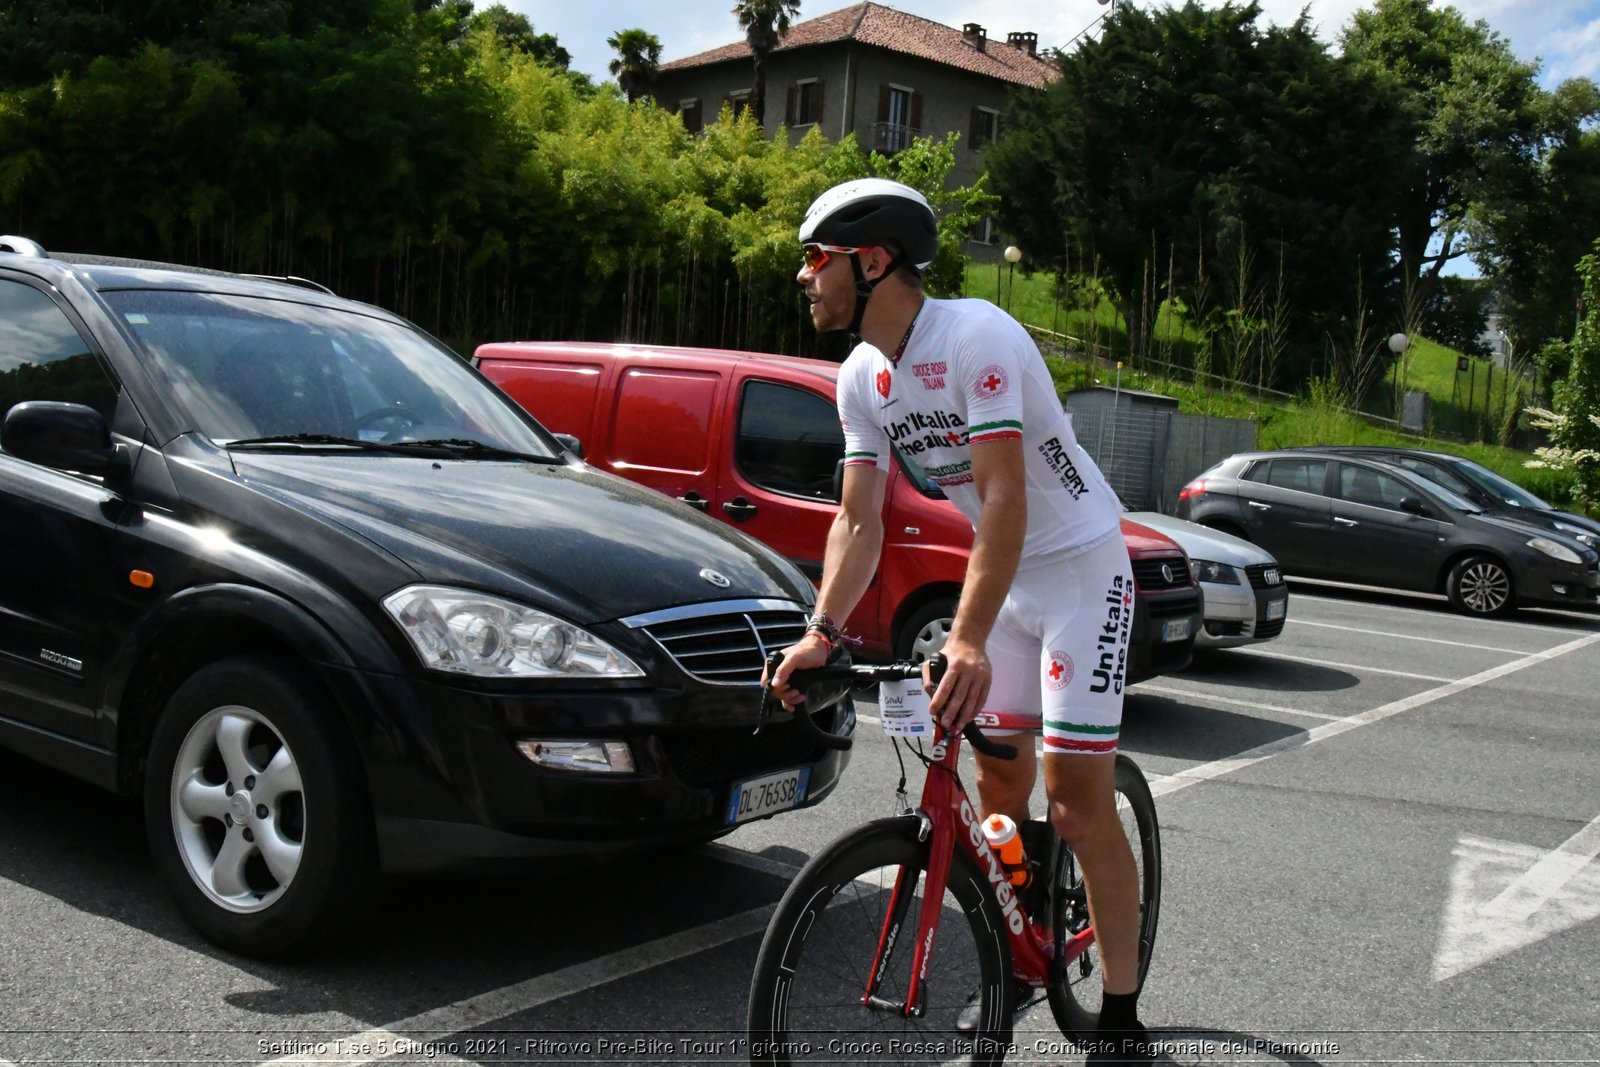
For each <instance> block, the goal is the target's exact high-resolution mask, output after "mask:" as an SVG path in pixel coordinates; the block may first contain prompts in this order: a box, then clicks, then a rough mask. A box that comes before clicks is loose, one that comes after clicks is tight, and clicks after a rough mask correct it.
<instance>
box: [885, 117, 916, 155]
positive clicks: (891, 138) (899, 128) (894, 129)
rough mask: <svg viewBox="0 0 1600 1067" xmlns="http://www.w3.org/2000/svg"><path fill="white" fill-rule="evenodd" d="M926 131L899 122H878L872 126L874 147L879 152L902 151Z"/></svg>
mask: <svg viewBox="0 0 1600 1067" xmlns="http://www.w3.org/2000/svg"><path fill="white" fill-rule="evenodd" d="M924 132H926V131H923V130H919V129H916V128H914V127H911V126H906V125H904V124H902V123H898V122H878V123H874V124H873V127H872V147H873V149H874V150H875V151H878V152H889V153H894V152H900V151H903V150H905V149H907V148H910V147H911V142H912V141H913V140H914V139H916V138H918V137H921V136H922V135H923V133H924Z"/></svg>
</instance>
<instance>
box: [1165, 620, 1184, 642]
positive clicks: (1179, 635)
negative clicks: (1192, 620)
mask: <svg viewBox="0 0 1600 1067" xmlns="http://www.w3.org/2000/svg"><path fill="white" fill-rule="evenodd" d="M1188 636H1189V620H1188V619H1168V620H1167V621H1166V622H1164V623H1162V624H1161V643H1162V644H1167V643H1168V642H1170V641H1182V640H1185V639H1186V638H1187V637H1188Z"/></svg>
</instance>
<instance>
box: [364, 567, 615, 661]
mask: <svg viewBox="0 0 1600 1067" xmlns="http://www.w3.org/2000/svg"><path fill="white" fill-rule="evenodd" d="M383 607H384V610H385V611H387V612H388V613H389V615H390V617H392V618H393V619H394V621H395V622H397V623H399V624H400V629H402V630H404V631H405V635H406V637H407V638H409V639H410V641H411V647H412V648H414V649H416V650H417V655H418V656H420V657H421V658H422V663H423V666H425V667H427V668H428V669H430V670H435V671H448V672H450V673H452V674H469V675H473V676H475V677H478V678H642V677H644V672H643V671H641V670H640V669H639V667H638V666H637V665H636V664H635V663H634V662H633V661H632V660H631V659H629V658H628V657H627V656H625V655H623V654H622V653H621V652H618V651H617V650H616V649H614V648H612V647H611V646H610V645H608V644H606V643H605V642H604V641H602V640H600V639H599V638H598V637H596V636H594V635H593V634H591V633H589V632H588V631H587V630H583V629H581V628H579V627H577V626H574V625H572V624H571V623H570V622H567V621H566V620H565V619H558V618H556V617H555V616H554V615H547V614H545V613H544V612H542V611H536V610H534V609H533V608H530V607H527V606H526V605H523V604H518V603H516V602H515V601H511V600H504V599H502V598H500V597H495V596H487V595H485V594H483V593H475V592H473V591H471V590H469V589H451V588H449V587H447V586H440V585H411V586H407V587H406V588H404V589H402V590H400V591H399V592H397V593H391V594H390V595H389V596H387V597H385V598H384V601H383Z"/></svg>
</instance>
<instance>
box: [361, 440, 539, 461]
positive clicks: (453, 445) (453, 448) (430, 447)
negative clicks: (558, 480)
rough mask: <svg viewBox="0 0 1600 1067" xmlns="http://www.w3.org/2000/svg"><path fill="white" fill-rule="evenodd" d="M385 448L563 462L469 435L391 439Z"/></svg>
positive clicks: (478, 456) (484, 457) (487, 457)
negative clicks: (493, 443)
mask: <svg viewBox="0 0 1600 1067" xmlns="http://www.w3.org/2000/svg"><path fill="white" fill-rule="evenodd" d="M385 447H387V448H395V449H415V450H417V451H434V452H441V451H442V452H446V453H448V454H450V455H453V456H473V457H477V458H481V459H517V460H523V461H525V462H528V463H564V462H566V461H565V460H563V459H562V458H561V457H560V456H535V455H531V454H529V453H527V452H517V451H514V450H513V449H509V448H501V447H500V446H498V445H491V444H487V443H485V442H483V441H476V440H473V439H472V438H470V437H431V438H428V439H426V440H422V441H393V442H390V443H389V444H388V445H387V446H385Z"/></svg>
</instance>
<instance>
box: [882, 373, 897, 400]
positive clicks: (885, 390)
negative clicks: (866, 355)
mask: <svg viewBox="0 0 1600 1067" xmlns="http://www.w3.org/2000/svg"><path fill="white" fill-rule="evenodd" d="M893 380H894V379H893V378H892V377H890V375H889V372H888V371H886V370H881V371H879V372H878V395H879V396H882V397H887V396H888V395H889V383H890V382H891V381H893Z"/></svg>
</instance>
